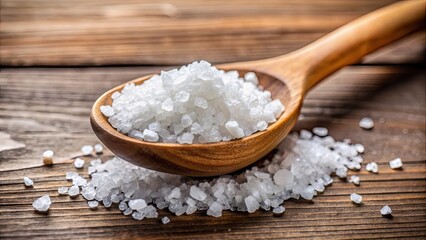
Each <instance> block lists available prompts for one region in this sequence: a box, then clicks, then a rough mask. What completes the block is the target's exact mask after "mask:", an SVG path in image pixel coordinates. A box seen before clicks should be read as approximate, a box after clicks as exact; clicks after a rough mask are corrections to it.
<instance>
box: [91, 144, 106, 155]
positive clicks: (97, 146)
mask: <svg viewBox="0 0 426 240" xmlns="http://www.w3.org/2000/svg"><path fill="white" fill-rule="evenodd" d="M93 149H95V153H97V154H101V153H102V152H103V151H104V146H102V144H100V143H98V144H95V145H94V146H93Z"/></svg>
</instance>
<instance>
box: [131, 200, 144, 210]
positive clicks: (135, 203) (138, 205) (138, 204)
mask: <svg viewBox="0 0 426 240" xmlns="http://www.w3.org/2000/svg"><path fill="white" fill-rule="evenodd" d="M146 206H147V204H146V202H145V200H143V199H134V200H130V201H129V207H130V208H131V209H133V210H140V209H143V208H145V207H146Z"/></svg>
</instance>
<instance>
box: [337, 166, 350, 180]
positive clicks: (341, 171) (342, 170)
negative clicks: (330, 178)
mask: <svg viewBox="0 0 426 240" xmlns="http://www.w3.org/2000/svg"><path fill="white" fill-rule="evenodd" d="M347 174H348V169H347V168H346V167H343V166H342V167H339V168H337V169H336V175H337V176H338V177H339V178H345V177H346V175H347Z"/></svg>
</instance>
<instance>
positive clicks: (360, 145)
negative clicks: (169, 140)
mask: <svg viewBox="0 0 426 240" xmlns="http://www.w3.org/2000/svg"><path fill="white" fill-rule="evenodd" d="M354 147H355V150H357V152H359V153H363V152H364V151H365V148H364V145H362V144H359V143H357V144H355V145H354Z"/></svg>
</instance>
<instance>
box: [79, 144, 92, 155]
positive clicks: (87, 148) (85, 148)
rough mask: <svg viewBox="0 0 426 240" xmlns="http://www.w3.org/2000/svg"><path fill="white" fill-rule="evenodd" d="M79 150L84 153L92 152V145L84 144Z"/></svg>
mask: <svg viewBox="0 0 426 240" xmlns="http://www.w3.org/2000/svg"><path fill="white" fill-rule="evenodd" d="M81 152H83V154H84V155H90V154H92V152H93V146H91V145H84V146H83V147H81Z"/></svg>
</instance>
